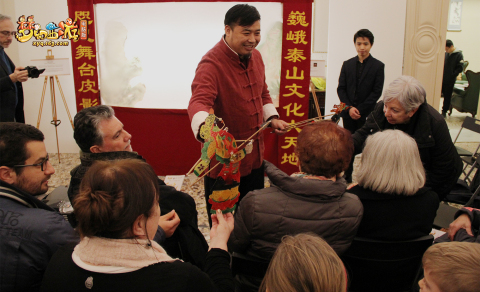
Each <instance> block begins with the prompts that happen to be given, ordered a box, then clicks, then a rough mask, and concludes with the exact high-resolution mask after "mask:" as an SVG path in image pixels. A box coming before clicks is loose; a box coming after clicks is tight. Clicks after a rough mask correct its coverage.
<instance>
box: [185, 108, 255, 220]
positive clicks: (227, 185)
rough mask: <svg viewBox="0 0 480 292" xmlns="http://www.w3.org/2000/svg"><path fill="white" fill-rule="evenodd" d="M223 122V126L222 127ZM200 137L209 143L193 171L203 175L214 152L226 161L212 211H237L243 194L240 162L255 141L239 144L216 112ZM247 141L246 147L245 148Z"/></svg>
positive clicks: (214, 195)
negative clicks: (237, 204) (237, 205)
mask: <svg viewBox="0 0 480 292" xmlns="http://www.w3.org/2000/svg"><path fill="white" fill-rule="evenodd" d="M220 123H221V124H222V126H221V127H219V124H220ZM200 137H201V138H202V139H204V141H205V143H204V144H203V148H202V156H201V160H200V162H199V163H198V164H197V165H196V166H195V168H194V171H193V173H195V175H196V176H200V175H201V174H202V173H203V172H204V171H205V170H206V169H207V168H208V166H209V164H210V160H211V159H212V158H213V156H215V158H216V160H217V161H218V164H222V165H223V167H222V169H221V171H220V173H219V174H218V177H217V179H216V182H215V184H214V186H213V189H212V194H211V195H210V196H209V200H208V202H209V203H210V204H211V205H212V207H211V209H210V210H209V212H210V213H211V214H215V212H216V210H221V211H222V212H223V213H230V212H233V211H234V210H235V208H236V203H237V202H238V199H239V196H240V192H239V190H238V188H239V186H240V162H241V160H242V159H243V158H245V156H246V155H247V154H249V153H250V152H251V151H252V143H251V142H249V143H246V142H248V140H247V141H246V142H245V143H242V144H241V145H240V146H238V145H237V141H235V138H234V137H233V135H232V134H230V133H229V132H228V128H226V127H225V124H224V123H223V120H222V119H221V118H217V117H216V116H215V115H214V114H213V113H210V114H209V116H208V117H207V119H206V120H205V124H204V125H203V126H202V127H201V128H200ZM244 145H246V147H245V148H243V149H241V148H242V147H243V146H244ZM218 164H217V165H218ZM217 165H216V166H217ZM216 166H215V167H216ZM212 169H213V168H212Z"/></svg>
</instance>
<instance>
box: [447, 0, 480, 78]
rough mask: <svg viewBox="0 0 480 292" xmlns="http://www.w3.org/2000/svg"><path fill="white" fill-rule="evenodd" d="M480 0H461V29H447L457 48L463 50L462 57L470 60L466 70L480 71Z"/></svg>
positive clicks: (448, 37)
mask: <svg viewBox="0 0 480 292" xmlns="http://www.w3.org/2000/svg"><path fill="white" fill-rule="evenodd" d="M479 15H480V1H479V0H463V9H462V30H461V31H447V39H450V40H452V42H453V44H454V46H455V47H456V48H457V49H460V50H462V51H463V58H464V59H465V60H466V61H468V62H470V64H469V65H468V67H467V70H472V71H474V72H480V50H479V48H480V17H479Z"/></svg>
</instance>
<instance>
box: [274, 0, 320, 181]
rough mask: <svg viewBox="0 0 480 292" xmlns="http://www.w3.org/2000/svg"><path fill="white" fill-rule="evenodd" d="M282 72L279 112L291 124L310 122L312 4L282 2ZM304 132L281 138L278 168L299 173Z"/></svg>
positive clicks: (297, 130)
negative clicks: (299, 147) (300, 141)
mask: <svg viewBox="0 0 480 292" xmlns="http://www.w3.org/2000/svg"><path fill="white" fill-rule="evenodd" d="M283 20H284V21H283V37H282V69H281V77H280V98H279V108H278V112H279V114H280V117H281V119H283V120H285V121H286V122H287V123H289V124H294V123H298V122H300V121H303V120H306V119H308V107H309V98H310V94H309V84H310V51H311V39H312V38H311V30H312V1H308V0H285V1H283ZM300 131H301V129H294V130H291V131H289V132H287V133H286V134H285V135H283V136H280V137H279V138H278V159H279V160H278V166H279V168H280V169H282V170H283V171H284V172H286V173H288V174H291V173H293V172H296V171H298V167H297V157H296V155H295V147H296V145H297V136H298V133H299V132H300Z"/></svg>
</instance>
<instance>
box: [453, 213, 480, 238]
mask: <svg viewBox="0 0 480 292" xmlns="http://www.w3.org/2000/svg"><path fill="white" fill-rule="evenodd" d="M479 229H480V210H478V209H474V208H468V207H466V208H465V207H464V208H462V209H460V210H458V211H457V213H456V214H455V221H453V222H452V223H450V226H449V227H448V238H449V239H450V240H452V241H453V240H455V241H469V242H477V243H480V236H478V230H479Z"/></svg>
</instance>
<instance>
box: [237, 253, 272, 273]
mask: <svg viewBox="0 0 480 292" xmlns="http://www.w3.org/2000/svg"><path fill="white" fill-rule="evenodd" d="M269 264H270V261H267V260H260V259H257V258H253V257H251V256H247V255H244V254H240V253H237V252H234V253H233V254H232V273H233V275H234V276H235V275H246V276H253V277H257V278H262V279H263V277H264V276H265V274H266V273H267V269H268V265H269Z"/></svg>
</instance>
